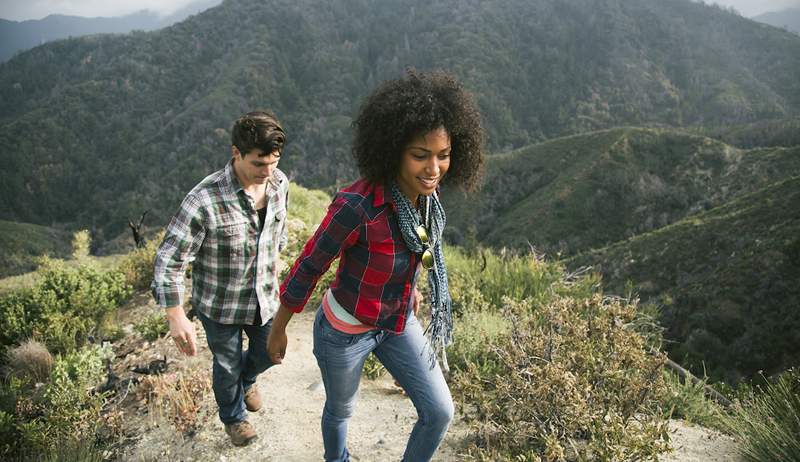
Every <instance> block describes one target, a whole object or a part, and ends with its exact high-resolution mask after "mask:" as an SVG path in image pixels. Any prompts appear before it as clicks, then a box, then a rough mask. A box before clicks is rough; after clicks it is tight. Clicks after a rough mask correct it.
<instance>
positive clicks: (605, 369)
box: [455, 294, 668, 461]
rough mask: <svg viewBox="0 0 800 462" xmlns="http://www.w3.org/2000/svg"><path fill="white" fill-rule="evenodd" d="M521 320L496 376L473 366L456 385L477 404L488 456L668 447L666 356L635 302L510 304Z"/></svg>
mask: <svg viewBox="0 0 800 462" xmlns="http://www.w3.org/2000/svg"><path fill="white" fill-rule="evenodd" d="M504 306H505V309H504V312H503V314H504V316H505V317H506V318H508V320H509V322H510V324H511V325H513V326H514V328H513V330H511V331H510V332H508V333H506V334H503V335H501V336H499V337H498V338H497V339H496V341H495V343H494V344H493V345H492V346H489V345H487V348H491V354H492V355H494V357H495V358H494V361H495V365H496V366H495V367H496V368H497V370H496V372H495V373H494V374H486V373H485V371H484V370H482V369H481V368H480V367H477V366H475V365H472V364H468V365H467V367H466V369H465V370H464V371H462V372H459V373H458V374H457V375H456V377H455V390H456V392H457V393H459V394H460V395H461V397H462V398H463V399H464V400H465V401H466V402H467V403H469V406H470V407H472V408H474V412H470V413H469V414H468V417H469V418H470V420H471V421H472V424H473V426H474V427H475V429H476V431H477V441H476V442H475V444H474V445H473V447H472V448H471V449H470V450H469V453H470V455H471V457H472V458H474V459H478V460H509V461H511V460H552V461H562V460H567V459H569V460H576V459H577V460H587V461H588V460H602V461H621V460H645V459H649V460H655V459H656V456H657V454H659V453H661V452H663V451H665V450H667V447H668V446H667V441H668V436H667V426H666V421H665V420H664V418H663V411H662V410H661V408H660V406H659V397H660V396H661V395H662V394H663V393H664V392H665V391H666V387H665V385H664V382H663V376H662V361H663V359H662V358H661V357H659V356H654V355H648V354H647V353H645V345H646V343H645V340H644V338H643V337H641V336H640V335H639V334H638V333H637V332H635V330H634V329H633V328H632V327H631V326H632V323H633V322H634V321H635V319H636V316H637V307H636V305H635V304H634V303H627V302H624V301H621V300H616V299H608V298H604V297H602V296H601V295H599V294H598V295H594V296H592V297H590V298H588V299H575V298H570V297H565V296H561V297H558V298H556V299H554V300H553V301H552V302H550V303H548V304H547V305H545V306H541V307H536V306H535V305H534V304H533V303H532V302H531V301H528V300H521V301H517V300H512V299H510V298H506V299H505V300H504Z"/></svg>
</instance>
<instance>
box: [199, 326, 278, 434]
mask: <svg viewBox="0 0 800 462" xmlns="http://www.w3.org/2000/svg"><path fill="white" fill-rule="evenodd" d="M197 316H198V317H199V318H200V321H201V322H202V323H203V328H204V329H205V330H206V340H208V348H209V349H211V353H213V354H214V367H213V369H212V371H213V373H212V380H211V386H212V388H213V389H214V398H216V400H217V406H219V419H220V420H221V421H222V423H225V424H230V423H235V422H241V421H242V420H244V419H245V418H247V410H246V409H245V404H244V394H245V392H246V391H247V389H249V388H250V387H251V386H253V384H254V383H255V382H256V377H258V374H260V373H262V372H264V371H265V370H267V369H268V368H269V367H270V366H272V361H270V359H269V355H268V354H267V336H269V329H270V327H272V319H270V320H269V321H267V323H266V324H264V325H263V326H252V325H246V324H220V323H218V322H216V321H212V320H211V319H208V318H207V317H206V316H204V315H203V314H202V313H200V312H198V313H197ZM242 331H244V332H245V333H246V334H247V338H248V341H249V346H248V348H247V350H246V351H245V350H243V349H242Z"/></svg>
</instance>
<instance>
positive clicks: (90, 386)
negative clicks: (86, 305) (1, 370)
mask: <svg viewBox="0 0 800 462" xmlns="http://www.w3.org/2000/svg"><path fill="white" fill-rule="evenodd" d="M111 357H113V352H112V351H111V349H110V348H109V347H98V346H91V347H87V348H83V349H81V350H78V351H74V352H71V353H69V354H66V355H62V356H59V357H57V358H56V360H55V364H54V365H53V370H52V372H51V374H50V377H49V379H48V381H47V383H45V384H44V386H42V387H38V388H34V387H30V386H26V385H25V384H23V383H22V382H20V381H18V380H10V381H7V382H5V383H4V384H3V385H2V393H1V394H2V395H3V396H4V399H3V400H2V402H3V403H4V404H3V407H4V409H0V435H2V437H3V440H2V441H0V455H2V456H4V457H8V458H9V459H14V458H19V459H25V460H29V459H31V458H33V456H37V457H39V458H44V459H43V460H67V459H65V458H63V457H62V458H59V457H60V456H59V454H62V455H66V454H72V455H73V456H74V455H75V454H79V453H81V452H83V450H82V449H81V451H78V452H77V453H76V452H73V451H70V450H68V449H69V448H70V447H71V446H75V448H81V445H82V444H86V442H94V441H95V440H96V431H97V429H98V425H99V424H98V422H100V410H101V408H102V405H103V402H104V399H105V397H104V396H103V395H102V394H99V393H96V392H94V388H95V387H96V386H97V385H98V384H99V383H100V382H101V380H102V378H103V377H104V372H105V368H104V363H105V361H107V360H110V359H111ZM9 398H11V399H13V402H11V403H9V402H8V401H9ZM51 456H52V457H55V458H51ZM84 460H86V459H84ZM90 460H91V459H90Z"/></svg>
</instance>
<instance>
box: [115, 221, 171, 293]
mask: <svg viewBox="0 0 800 462" xmlns="http://www.w3.org/2000/svg"><path fill="white" fill-rule="evenodd" d="M163 239H164V232H163V231H162V232H160V233H158V234H157V235H156V236H155V237H153V238H152V239H150V240H148V241H147V244H145V246H144V247H141V248H138V249H136V250H133V251H131V252H130V253H128V254H127V255H126V256H125V257H124V258H123V260H122V261H121V262H120V264H119V267H118V269H119V271H121V272H122V274H124V275H125V281H126V282H127V283H128V284H129V285H130V286H131V287H133V288H134V289H135V290H146V289H148V288H149V287H150V282H151V281H152V280H153V270H154V269H155V268H154V264H155V259H156V251H157V250H158V246H159V245H161V241H162V240H163Z"/></svg>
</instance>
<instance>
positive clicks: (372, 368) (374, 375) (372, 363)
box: [363, 353, 386, 380]
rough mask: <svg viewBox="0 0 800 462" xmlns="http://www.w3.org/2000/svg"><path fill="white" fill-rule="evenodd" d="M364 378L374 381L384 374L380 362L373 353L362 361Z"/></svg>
mask: <svg viewBox="0 0 800 462" xmlns="http://www.w3.org/2000/svg"><path fill="white" fill-rule="evenodd" d="M363 371H364V377H366V378H368V379H369V380H376V379H378V378H379V377H382V376H383V375H384V374H386V368H385V367H383V364H381V362H380V360H379V359H378V357H377V356H375V354H374V353H370V354H369V356H367V360H366V361H364V369H363Z"/></svg>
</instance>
